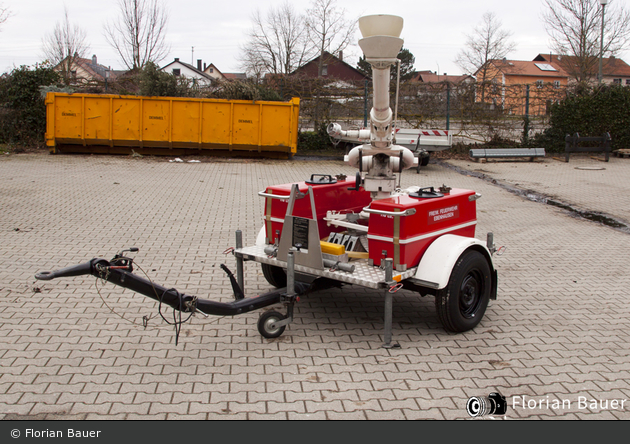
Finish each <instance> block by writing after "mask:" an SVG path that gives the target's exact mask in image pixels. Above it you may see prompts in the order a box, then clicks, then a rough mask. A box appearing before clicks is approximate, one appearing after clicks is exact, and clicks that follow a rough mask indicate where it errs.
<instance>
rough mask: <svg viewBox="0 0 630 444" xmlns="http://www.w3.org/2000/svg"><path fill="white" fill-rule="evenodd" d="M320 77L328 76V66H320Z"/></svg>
mask: <svg viewBox="0 0 630 444" xmlns="http://www.w3.org/2000/svg"><path fill="white" fill-rule="evenodd" d="M322 75H323V76H327V75H328V65H324V66H322Z"/></svg>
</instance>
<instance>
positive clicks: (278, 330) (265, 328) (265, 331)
mask: <svg viewBox="0 0 630 444" xmlns="http://www.w3.org/2000/svg"><path fill="white" fill-rule="evenodd" d="M283 319H285V316H283V315H282V314H281V313H278V312H277V311H266V312H265V313H263V314H262V315H260V318H258V332H259V333H260V334H261V335H262V336H263V337H265V338H268V339H273V338H277V337H278V336H280V335H281V334H282V333H284V329H285V328H286V325H283V326H281V327H274V326H273V324H274V323H276V322H279V321H282V320H283Z"/></svg>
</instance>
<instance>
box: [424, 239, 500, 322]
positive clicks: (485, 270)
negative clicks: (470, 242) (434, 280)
mask: <svg viewBox="0 0 630 444" xmlns="http://www.w3.org/2000/svg"><path fill="white" fill-rule="evenodd" d="M491 288H492V273H491V271H490V265H489V263H488V260H487V259H486V257H485V256H484V255H483V254H481V253H480V252H478V251H474V250H468V251H465V252H464V254H462V255H461V256H460V257H459V259H458V260H457V262H456V263H455V267H453V271H452V272H451V277H450V278H449V281H448V284H447V285H446V287H445V288H443V289H442V290H440V291H439V292H438V294H437V295H436V297H435V308H436V311H437V314H438V317H439V319H440V322H441V323H442V325H443V326H444V328H445V329H446V330H448V331H452V332H458V333H459V332H464V331H468V330H471V329H473V328H475V327H476V326H477V324H479V322H481V319H482V318H483V315H484V313H485V312H486V308H487V307H488V302H489V300H490V292H491Z"/></svg>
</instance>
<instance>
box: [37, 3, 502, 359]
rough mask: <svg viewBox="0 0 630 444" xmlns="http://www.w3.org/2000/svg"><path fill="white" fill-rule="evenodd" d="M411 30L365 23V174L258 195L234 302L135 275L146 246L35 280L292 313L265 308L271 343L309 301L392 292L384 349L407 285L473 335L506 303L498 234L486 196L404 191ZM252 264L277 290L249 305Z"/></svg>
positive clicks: (231, 309) (352, 155)
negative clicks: (481, 224) (397, 298)
mask: <svg viewBox="0 0 630 444" xmlns="http://www.w3.org/2000/svg"><path fill="white" fill-rule="evenodd" d="M402 25H403V20H402V18H401V17H397V16H391V15H374V16H365V17H362V18H360V19H359V28H360V30H361V32H362V35H363V39H361V40H360V41H359V45H360V46H361V49H362V50H363V52H364V54H365V56H366V60H367V61H368V62H369V63H370V64H371V65H372V72H373V79H374V106H373V107H372V110H371V112H370V132H369V142H366V143H364V144H362V145H360V146H357V147H355V148H353V149H352V150H351V151H350V152H349V153H348V154H347V155H346V157H345V161H346V162H347V163H348V164H349V165H351V166H353V167H355V168H357V169H358V171H357V172H356V174H355V176H354V177H347V176H345V175H341V174H339V175H333V174H328V173H327V172H320V173H318V174H312V175H311V176H310V177H308V178H305V180H304V181H301V182H298V183H285V184H278V185H271V186H268V187H266V188H265V189H264V190H261V191H260V192H259V193H258V194H259V196H260V197H261V198H262V199H264V204H263V211H262V214H261V215H262V218H263V224H262V226H261V228H260V231H259V233H258V236H257V240H256V243H255V244H254V245H250V246H244V245H243V242H242V232H240V231H238V230H237V231H236V239H235V241H236V243H235V248H234V249H233V254H234V257H235V265H236V275H234V274H233V273H232V271H231V270H230V269H228V267H226V266H225V265H221V267H222V269H223V270H224V271H225V273H226V274H227V277H228V279H229V280H230V282H231V285H232V289H233V293H234V301H232V302H216V301H212V300H208V299H201V298H198V297H197V296H194V295H187V294H184V293H181V292H179V291H177V290H176V289H174V288H167V287H164V286H161V285H158V284H156V283H153V282H151V281H150V280H148V279H146V278H144V277H142V276H139V275H137V274H135V273H134V258H132V257H130V254H129V253H134V252H137V251H138V249H137V248H130V249H128V250H124V251H121V252H119V253H117V254H116V255H115V256H114V257H113V259H111V260H106V259H101V258H97V259H92V260H90V261H88V262H85V263H83V264H80V265H76V266H71V267H67V268H63V269H60V270H56V271H43V272H39V273H37V274H36V276H35V277H36V278H37V279H40V280H51V279H55V278H62V277H72V276H79V275H92V276H96V277H98V278H100V279H103V280H106V281H109V282H112V283H114V284H116V285H118V286H121V287H124V288H129V289H131V290H133V291H135V292H138V293H140V294H143V295H145V296H147V297H149V298H152V299H154V300H157V301H159V303H160V308H161V306H162V305H168V306H170V307H172V308H173V309H174V310H175V311H176V312H179V313H180V315H181V313H189V314H191V315H192V314H195V313H200V314H202V315H204V316H209V315H219V316H226V315H227V316H235V315H240V314H243V313H248V312H251V311H253V310H258V309H261V308H263V307H268V306H272V305H278V306H279V307H284V309H282V308H278V309H273V310H269V311H264V312H263V313H262V314H261V316H260V318H259V320H258V324H257V328H258V331H259V332H260V334H261V335H262V336H263V337H265V338H270V339H272V338H277V337H279V336H280V335H282V334H283V333H284V331H285V330H286V328H287V326H289V325H290V324H291V322H292V321H293V319H294V315H295V310H294V308H295V304H296V303H297V302H298V301H299V299H300V298H301V297H304V296H306V295H308V294H309V293H311V292H314V291H321V290H324V289H326V288H331V287H340V286H344V285H358V286H362V287H366V288H370V289H373V290H375V291H380V292H381V293H382V295H383V298H384V322H383V328H384V343H383V347H385V348H394V347H397V346H398V344H396V343H395V342H393V341H392V306H393V295H394V293H395V292H397V291H398V290H400V289H402V288H404V289H407V290H411V291H414V292H417V293H419V294H420V295H423V296H424V295H432V296H434V297H435V306H436V312H437V315H438V317H439V320H440V321H441V323H442V325H443V327H444V328H445V330H447V331H451V332H464V331H468V330H471V329H473V328H475V327H476V326H477V325H478V324H479V322H481V320H482V319H483V316H484V314H485V311H486V308H487V306H488V303H489V301H490V300H491V299H496V298H497V282H498V276H497V271H496V269H495V267H494V262H493V255H494V253H495V252H496V251H497V249H496V248H495V245H494V235H493V234H492V233H488V234H487V236H486V238H485V239H484V240H480V239H477V238H476V237H475V234H476V226H477V207H476V204H477V200H478V199H479V198H480V197H481V196H480V195H479V194H478V193H476V192H475V191H473V190H467V189H460V188H452V187H449V186H446V185H442V186H439V187H435V186H424V187H422V186H413V187H409V188H407V189H401V188H400V186H399V185H398V184H399V181H400V175H401V174H402V172H403V171H404V170H405V169H410V168H413V167H415V166H417V165H418V158H417V157H415V156H414V154H413V152H412V151H411V150H410V149H409V148H407V147H404V146H400V145H396V144H395V143H393V133H392V130H391V128H392V122H393V113H392V111H391V108H390V106H389V82H390V69H391V66H392V65H395V64H396V63H397V59H396V55H397V54H398V52H399V51H400V49H401V47H402V43H403V40H402V39H401V38H400V33H401V31H402ZM363 136H364V135H363ZM252 262H253V263H257V264H258V266H260V267H261V269H262V273H263V276H264V277H265V279H266V281H267V282H268V283H269V284H270V285H271V286H272V287H275V288H274V289H272V290H271V291H269V292H266V293H264V294H261V295H257V296H253V297H246V296H245V294H244V292H243V289H244V288H245V282H244V267H245V265H246V264H247V263H252ZM180 321H181V319H180ZM176 331H177V330H176Z"/></svg>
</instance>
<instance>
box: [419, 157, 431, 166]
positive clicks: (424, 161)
mask: <svg viewBox="0 0 630 444" xmlns="http://www.w3.org/2000/svg"><path fill="white" fill-rule="evenodd" d="M428 164H429V156H426V157H422V158H421V161H420V166H423V167H425V166H427V165H428Z"/></svg>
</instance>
